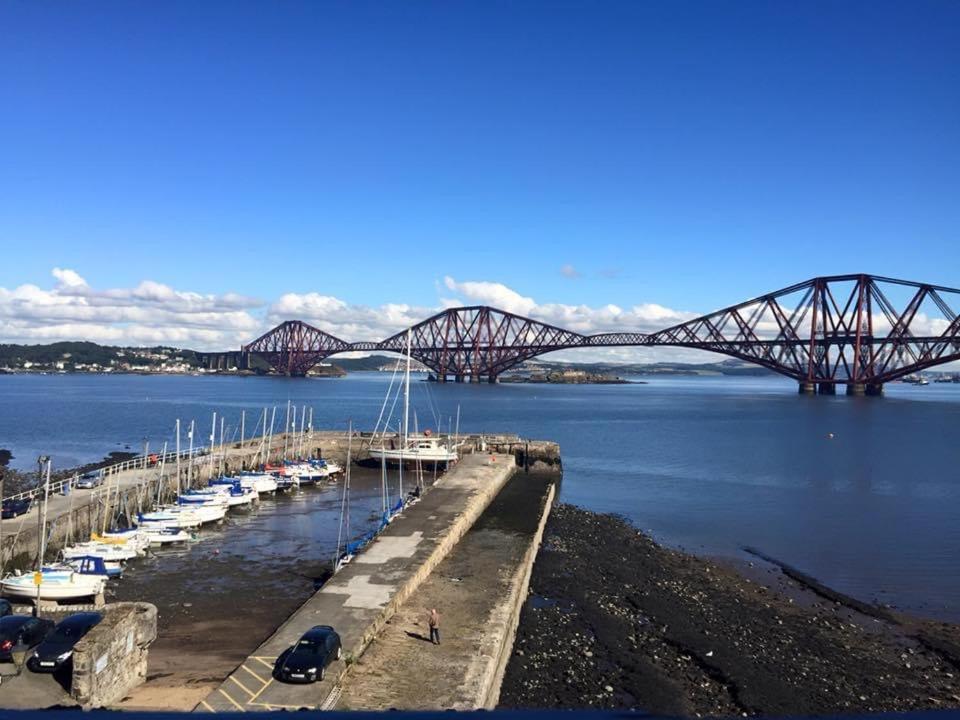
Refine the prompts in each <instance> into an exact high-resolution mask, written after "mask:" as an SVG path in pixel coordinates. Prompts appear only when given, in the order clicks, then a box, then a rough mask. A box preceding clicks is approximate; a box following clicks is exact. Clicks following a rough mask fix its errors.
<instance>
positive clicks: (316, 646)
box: [297, 638, 323, 652]
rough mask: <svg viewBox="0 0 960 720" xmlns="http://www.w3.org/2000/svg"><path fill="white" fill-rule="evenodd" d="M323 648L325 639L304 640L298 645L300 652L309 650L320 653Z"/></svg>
mask: <svg viewBox="0 0 960 720" xmlns="http://www.w3.org/2000/svg"><path fill="white" fill-rule="evenodd" d="M322 647H323V638H303V639H301V640H300V642H298V643H297V649H298V650H309V651H311V652H319V651H320V649H321V648H322Z"/></svg>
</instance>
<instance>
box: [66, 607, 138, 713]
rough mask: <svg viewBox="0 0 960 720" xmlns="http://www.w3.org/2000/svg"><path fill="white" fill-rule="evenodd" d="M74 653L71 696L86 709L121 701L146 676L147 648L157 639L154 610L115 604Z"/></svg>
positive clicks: (106, 611)
mask: <svg viewBox="0 0 960 720" xmlns="http://www.w3.org/2000/svg"><path fill="white" fill-rule="evenodd" d="M102 612H103V613H104V618H103V620H101V621H100V623H99V624H98V625H97V626H96V627H94V628H93V630H91V631H90V632H89V633H88V634H87V635H86V636H85V637H84V638H83V639H82V640H80V642H78V643H77V645H76V648H75V649H74V652H73V681H72V684H71V688H70V694H71V695H72V696H73V698H74V699H75V700H76V701H77V702H78V703H79V704H80V706H81V707H83V708H84V709H85V710H87V709H90V708H97V707H104V706H106V705H111V704H113V703H115V702H117V701H119V700H121V699H122V698H123V697H124V696H125V695H126V694H127V693H128V692H129V691H130V690H132V689H133V688H135V687H136V686H138V685H140V684H141V683H142V682H143V681H144V680H145V679H146V677H147V648H148V647H149V645H150V643H152V642H153V641H154V640H155V639H156V638H157V608H156V607H155V606H154V605H151V604H149V603H142V602H138V603H115V604H110V605H107V606H106V607H104V608H103V609H102Z"/></svg>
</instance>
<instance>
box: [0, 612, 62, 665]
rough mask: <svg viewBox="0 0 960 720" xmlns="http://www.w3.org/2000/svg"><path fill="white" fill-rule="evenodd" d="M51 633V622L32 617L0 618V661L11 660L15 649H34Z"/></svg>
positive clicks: (8, 616) (13, 616)
mask: <svg viewBox="0 0 960 720" xmlns="http://www.w3.org/2000/svg"><path fill="white" fill-rule="evenodd" d="M51 632H53V620H47V619H46V618H36V617H33V616H32V615H7V616H6V617H2V618H0V661H2V660H11V659H12V657H11V653H12V652H13V651H14V650H15V649H16V648H17V647H23V648H26V649H28V650H29V649H30V648H32V647H36V646H37V645H39V644H40V643H41V642H43V641H44V639H46V637H47V636H48V635H49V634H50V633H51Z"/></svg>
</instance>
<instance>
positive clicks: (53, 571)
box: [0, 567, 107, 600]
mask: <svg viewBox="0 0 960 720" xmlns="http://www.w3.org/2000/svg"><path fill="white" fill-rule="evenodd" d="M35 575H36V573H26V574H19V573H18V572H14V573H13V574H12V575H7V576H6V577H5V578H3V580H0V594H2V595H4V596H6V597H11V598H22V599H24V600H34V599H37V598H39V599H40V600H77V599H79V598H85V597H95V596H97V595H100V594H101V593H102V592H103V590H104V587H105V586H106V584H107V575H106V573H104V574H102V575H100V574H88V573H81V572H77V571H76V570H74V569H73V568H68V567H53V568H43V569H41V570H40V584H39V585H37V584H36V583H35V582H34V576H35Z"/></svg>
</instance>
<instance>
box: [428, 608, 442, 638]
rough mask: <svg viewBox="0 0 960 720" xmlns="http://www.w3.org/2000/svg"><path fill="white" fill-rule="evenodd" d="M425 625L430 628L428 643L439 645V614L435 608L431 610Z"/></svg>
mask: <svg viewBox="0 0 960 720" xmlns="http://www.w3.org/2000/svg"><path fill="white" fill-rule="evenodd" d="M427 624H428V625H429V626H430V642H432V643H433V644H434V645H439V644H440V613H438V612H437V609H436V608H433V609H432V610H431V611H430V617H429V618H428V619H427Z"/></svg>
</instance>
